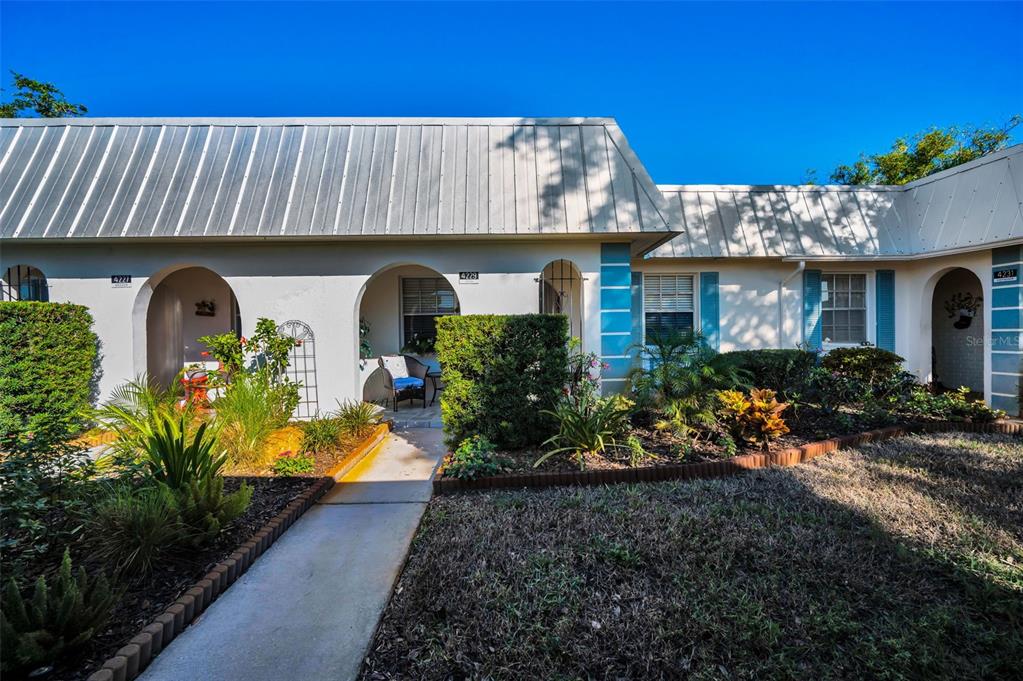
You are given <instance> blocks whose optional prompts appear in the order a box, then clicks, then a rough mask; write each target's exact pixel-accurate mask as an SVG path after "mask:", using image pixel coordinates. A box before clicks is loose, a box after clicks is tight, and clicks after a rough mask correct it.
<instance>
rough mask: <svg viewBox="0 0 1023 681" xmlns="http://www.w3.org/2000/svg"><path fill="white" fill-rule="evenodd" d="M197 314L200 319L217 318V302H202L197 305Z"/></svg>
mask: <svg viewBox="0 0 1023 681" xmlns="http://www.w3.org/2000/svg"><path fill="white" fill-rule="evenodd" d="M195 314H196V316H198V317H216V316H217V301H215V300H213V299H212V298H211V299H210V300H200V301H199V302H198V303H196V304H195Z"/></svg>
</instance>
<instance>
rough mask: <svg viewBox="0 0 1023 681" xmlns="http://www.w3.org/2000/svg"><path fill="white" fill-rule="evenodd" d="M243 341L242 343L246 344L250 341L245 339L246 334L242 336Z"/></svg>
mask: <svg viewBox="0 0 1023 681" xmlns="http://www.w3.org/2000/svg"><path fill="white" fill-rule="evenodd" d="M241 342H242V345H245V344H246V343H248V342H249V341H247V340H245V336H242V337H241Z"/></svg>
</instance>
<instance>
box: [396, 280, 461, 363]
mask: <svg viewBox="0 0 1023 681" xmlns="http://www.w3.org/2000/svg"><path fill="white" fill-rule="evenodd" d="M452 314H458V297H457V296H456V295H455V290H454V289H453V288H451V284H449V283H448V280H447V279H444V278H443V277H438V278H435V279H420V278H405V279H402V280H401V316H402V342H403V344H404V345H406V346H407V345H409V344H410V343H411V342H412V341H413V339H416V340H417V341H418V342H419V343H420V347H423V345H421V344H426V347H430V348H432V347H433V342H434V341H435V340H436V339H437V322H436V318H437V317H443V316H445V315H452Z"/></svg>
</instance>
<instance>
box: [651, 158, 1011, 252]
mask: <svg viewBox="0 0 1023 681" xmlns="http://www.w3.org/2000/svg"><path fill="white" fill-rule="evenodd" d="M659 188H660V190H661V192H662V193H663V194H664V196H665V198H666V199H667V200H668V211H669V213H668V215H669V222H670V223H671V224H672V225H675V226H676V228H678V229H680V230H681V232H682V233H681V234H679V235H678V236H676V237H674V238H673V239H671V241H669V242H666V243H664V244H662V245H661V246H660V247H658V248H656V249H654V250H653V251H651V252H650V253H648V254H647V257H648V258H688V257H808V258H813V257H824V258H827V257H842V256H844V257H873V256H877V257H903V256H914V255H927V254H931V253H938V252H944V251H951V250H956V249H969V248H977V247H983V246H985V245H987V244H998V243H1005V242H1011V241H1012V240H1019V239H1023V145H1016V146H1013V147H1010V148H1009V149H1005V150H1003V151H1000V152H996V153H994V154H990V155H988V156H985V157H983V158H980V159H977V160H975V161H972V162H970V163H966V164H963V165H961V166H957V167H955V168H951V169H949V170H946V171H943V172H941V173H936V174H934V175H930V176H928V177H925V178H922V179H920V180H917V181H915V182H911V183H909V184H907V185H904V186H873V187H852V186H834V185H833V186H828V185H799V186H794V185H788V186H782V185H778V186H750V185H716V186H711V185H660V187H659Z"/></svg>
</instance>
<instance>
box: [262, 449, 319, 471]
mask: <svg viewBox="0 0 1023 681" xmlns="http://www.w3.org/2000/svg"><path fill="white" fill-rule="evenodd" d="M314 470H316V460H315V459H313V457H312V456H310V455H308V454H293V453H291V452H285V453H284V454H281V455H280V456H279V457H277V460H276V461H274V465H273V471H274V473H276V474H277V475H283V476H293V475H307V474H309V473H312V472H313V471H314Z"/></svg>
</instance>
